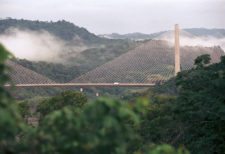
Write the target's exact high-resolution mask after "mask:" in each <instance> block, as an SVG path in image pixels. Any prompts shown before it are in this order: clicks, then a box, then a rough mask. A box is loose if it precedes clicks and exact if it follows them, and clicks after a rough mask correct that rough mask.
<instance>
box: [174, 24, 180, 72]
mask: <svg viewBox="0 0 225 154" xmlns="http://www.w3.org/2000/svg"><path fill="white" fill-rule="evenodd" d="M174 32H175V33H174V36H175V43H174V45H175V47H174V48H175V76H176V75H177V73H178V72H180V28H179V25H178V24H176V25H175V31H174Z"/></svg>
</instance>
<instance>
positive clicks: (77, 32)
mask: <svg viewBox="0 0 225 154" xmlns="http://www.w3.org/2000/svg"><path fill="white" fill-rule="evenodd" d="M9 28H18V29H21V30H27V29H28V30H32V31H39V30H45V31H47V32H49V33H50V34H53V35H54V36H57V37H59V38H60V39H62V40H65V41H71V40H73V39H74V38H79V39H81V40H82V41H84V42H85V43H99V42H102V41H104V39H102V38H100V37H98V36H96V35H95V34H93V33H90V32H89V31H88V30H86V29H85V28H83V27H78V26H76V25H74V24H73V23H70V22H67V21H65V20H61V21H57V22H52V21H51V22H48V21H38V20H37V21H31V20H24V19H20V20H18V19H2V20H0V34H2V33H5V32H6V30H7V29H9Z"/></svg>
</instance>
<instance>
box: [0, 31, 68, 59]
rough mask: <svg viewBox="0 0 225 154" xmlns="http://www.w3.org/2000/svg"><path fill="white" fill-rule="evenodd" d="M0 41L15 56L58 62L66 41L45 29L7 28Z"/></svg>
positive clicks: (0, 36)
mask: <svg viewBox="0 0 225 154" xmlns="http://www.w3.org/2000/svg"><path fill="white" fill-rule="evenodd" d="M0 42H1V43H2V44H3V45H4V46H5V47H6V48H7V49H8V50H9V51H10V52H12V53H13V54H14V55H15V56H16V57H18V58H21V59H29V60H33V61H48V62H60V61H61V59H60V54H61V53H63V50H65V46H66V43H65V42H64V41H62V40H60V39H59V38H57V37H55V36H53V35H51V34H50V33H48V32H46V31H31V30H19V29H15V28H11V29H8V30H7V31H6V33H4V34H2V35H0Z"/></svg>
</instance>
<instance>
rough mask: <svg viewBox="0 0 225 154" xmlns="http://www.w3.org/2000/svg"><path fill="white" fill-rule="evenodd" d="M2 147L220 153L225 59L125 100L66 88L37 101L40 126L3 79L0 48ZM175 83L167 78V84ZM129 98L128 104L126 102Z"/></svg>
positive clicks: (85, 153) (97, 153)
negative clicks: (94, 97)
mask: <svg viewBox="0 0 225 154" xmlns="http://www.w3.org/2000/svg"><path fill="white" fill-rule="evenodd" d="M0 55H1V56H0V131H1V134H0V153H34V154H35V153H79V154H89V153H91V154H109V153H111V154H128V153H129V154H130V153H131V154H188V153H189V152H188V151H187V150H186V149H188V150H189V151H190V153H193V154H222V153H224V151H225V141H224V139H225V132H224V129H225V95H224V92H225V57H222V58H221V62H220V63H217V64H213V65H209V62H210V57H209V55H203V56H200V57H198V58H197V59H196V60H195V65H196V67H195V68H194V69H192V70H189V71H183V72H181V73H179V74H178V76H177V77H176V79H174V80H173V81H170V82H171V83H175V84H176V86H174V87H175V90H173V92H171V93H169V92H168V91H163V90H161V91H160V90H152V89H151V90H148V91H146V92H142V93H139V94H137V95H136V96H134V95H127V96H126V97H124V100H126V101H121V100H114V99H108V98H100V99H98V100H96V101H91V102H90V101H88V100H87V98H86V96H85V95H83V94H82V93H79V92H72V91H68V92H63V93H62V94H60V95H58V96H55V97H52V98H46V99H44V100H42V101H41V102H40V103H39V104H38V105H37V110H36V111H37V112H38V113H39V115H35V116H37V117H38V119H39V121H38V123H39V124H38V125H37V126H32V124H27V122H26V120H25V119H26V117H27V116H28V117H29V116H30V113H29V106H28V105H29V103H27V102H26V101H25V102H20V103H18V102H16V101H15V100H14V99H13V98H12V96H10V93H9V92H8V90H7V89H5V88H4V86H3V85H4V84H5V83H8V82H9V77H8V76H7V72H8V68H7V67H6V66H5V65H4V62H5V61H6V60H7V59H8V58H10V56H11V55H10V54H9V53H8V52H7V51H6V50H5V49H4V47H3V46H0ZM171 83H167V85H166V84H165V85H163V86H162V87H163V88H165V87H166V86H168V85H170V84H171ZM128 102H129V103H128Z"/></svg>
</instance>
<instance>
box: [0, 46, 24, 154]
mask: <svg viewBox="0 0 225 154" xmlns="http://www.w3.org/2000/svg"><path fill="white" fill-rule="evenodd" d="M10 57H12V55H11V54H10V53H9V52H8V51H7V50H6V49H5V48H4V47H3V46H2V45H1V44H0V132H1V133H0V153H16V149H17V148H18V143H17V140H18V139H17V137H18V136H19V133H21V131H22V128H23V125H22V119H21V116H20V114H19V112H18V110H17V108H16V105H15V103H14V101H13V100H12V98H11V96H10V94H9V92H8V90H6V89H5V87H4V85H5V84H8V83H9V76H8V74H7V72H8V71H9V69H8V67H7V66H6V65H5V64H4V63H5V61H6V60H7V59H8V58H10Z"/></svg>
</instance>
